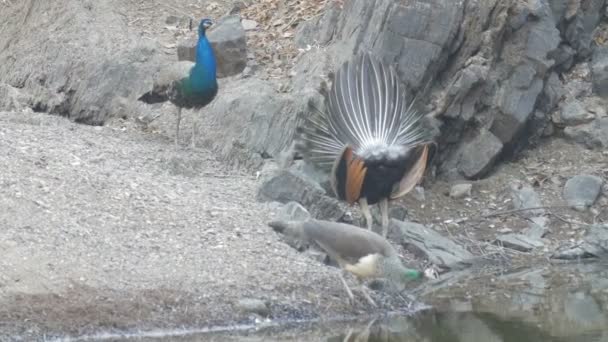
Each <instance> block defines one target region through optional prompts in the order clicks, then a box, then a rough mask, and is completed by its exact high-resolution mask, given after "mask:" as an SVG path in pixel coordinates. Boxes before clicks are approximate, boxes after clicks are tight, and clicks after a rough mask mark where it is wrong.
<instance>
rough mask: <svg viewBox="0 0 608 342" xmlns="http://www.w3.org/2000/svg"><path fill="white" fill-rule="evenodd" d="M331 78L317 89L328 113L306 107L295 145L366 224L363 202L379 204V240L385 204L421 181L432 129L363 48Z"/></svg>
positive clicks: (392, 77) (384, 231) (387, 69)
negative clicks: (357, 208) (357, 206)
mask: <svg viewBox="0 0 608 342" xmlns="http://www.w3.org/2000/svg"><path fill="white" fill-rule="evenodd" d="M330 76H331V78H332V79H333V84H332V86H331V89H330V90H329V91H327V90H325V91H324V96H325V107H326V110H327V112H326V113H323V112H320V111H318V110H315V111H313V112H312V113H311V115H310V116H309V117H308V118H307V120H306V122H305V123H304V124H303V125H302V126H301V127H299V128H298V137H297V143H296V150H297V151H298V152H300V154H302V156H303V157H304V159H305V160H308V161H310V162H312V163H314V164H316V165H317V166H320V167H321V168H322V169H325V170H327V171H328V172H329V173H330V179H331V185H332V188H333V190H334V192H335V194H336V196H337V197H338V198H340V199H341V200H345V201H347V202H348V203H350V204H352V203H355V202H359V204H360V206H361V210H362V212H363V215H364V216H365V218H366V221H367V228H368V229H371V228H372V215H371V212H370V210H369V206H368V205H370V204H375V203H378V204H379V206H380V211H381V215H382V235H383V236H384V237H386V235H387V231H388V221H389V220H388V201H389V199H395V198H398V197H401V196H403V195H405V194H407V193H408V192H409V191H411V190H412V189H413V188H414V187H415V186H416V184H417V183H418V182H420V180H421V179H422V177H423V175H424V172H425V169H426V165H427V159H428V156H429V148H430V146H431V145H432V144H433V137H432V131H431V130H430V129H428V128H426V127H425V126H423V124H422V121H421V119H422V118H423V116H422V115H421V114H420V113H418V112H417V111H415V110H413V109H412V105H408V103H407V102H406V99H405V91H404V87H403V86H402V85H401V83H400V80H399V77H398V76H397V72H396V71H395V70H394V68H393V67H392V66H388V65H386V64H385V63H384V62H383V61H382V60H380V59H378V58H376V57H374V56H372V55H371V54H370V53H367V52H364V53H360V54H358V55H357V56H356V57H355V58H354V59H352V60H351V61H348V62H346V63H344V64H343V65H342V67H341V68H340V69H339V70H338V71H337V72H336V74H335V75H334V76H332V75H330ZM310 107H314V105H313V104H312V102H311V103H310ZM313 109H314V108H313Z"/></svg>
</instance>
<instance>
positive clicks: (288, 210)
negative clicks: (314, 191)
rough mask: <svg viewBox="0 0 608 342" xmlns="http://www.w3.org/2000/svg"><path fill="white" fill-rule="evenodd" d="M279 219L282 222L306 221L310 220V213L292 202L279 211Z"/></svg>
mask: <svg viewBox="0 0 608 342" xmlns="http://www.w3.org/2000/svg"><path fill="white" fill-rule="evenodd" d="M277 219H278V220H281V221H306V220H308V219H310V213H309V212H308V210H306V208H304V207H303V206H302V205H301V204H300V203H298V202H294V201H291V202H287V203H286V204H285V205H284V206H282V207H281V208H280V209H279V211H278V213H277Z"/></svg>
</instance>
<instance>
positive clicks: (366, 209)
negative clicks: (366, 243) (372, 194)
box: [359, 197, 373, 230]
mask: <svg viewBox="0 0 608 342" xmlns="http://www.w3.org/2000/svg"><path fill="white" fill-rule="evenodd" d="M359 205H360V206H361V212H362V213H363V216H365V220H366V221H367V229H369V230H372V222H373V219H372V212H371V211H369V205H368V204H367V198H365V197H361V198H360V199H359Z"/></svg>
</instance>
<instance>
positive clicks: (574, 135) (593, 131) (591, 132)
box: [564, 117, 608, 149]
mask: <svg viewBox="0 0 608 342" xmlns="http://www.w3.org/2000/svg"><path fill="white" fill-rule="evenodd" d="M564 135H565V136H566V137H567V138H569V139H571V140H573V141H575V142H577V143H579V144H583V145H585V146H587V147H588V148H590V149H606V148H608V117H604V118H597V119H595V120H593V121H591V122H590V123H587V124H582V125H577V126H569V127H566V128H564Z"/></svg>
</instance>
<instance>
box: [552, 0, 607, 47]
mask: <svg viewBox="0 0 608 342" xmlns="http://www.w3.org/2000/svg"><path fill="white" fill-rule="evenodd" d="M549 3H550V5H551V7H552V8H553V10H554V14H555V18H556V20H557V24H558V27H560V31H561V33H562V36H563V37H564V40H565V41H566V42H567V43H568V45H570V46H571V47H572V48H573V49H574V50H575V51H576V53H577V55H578V57H579V58H585V57H588V56H589V55H590V54H591V43H592V40H593V31H594V30H595V28H596V27H597V25H598V24H599V22H600V19H601V16H602V8H603V7H604V4H605V0H588V1H584V2H582V1H579V0H577V1H563V0H553V1H550V2H549Z"/></svg>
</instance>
